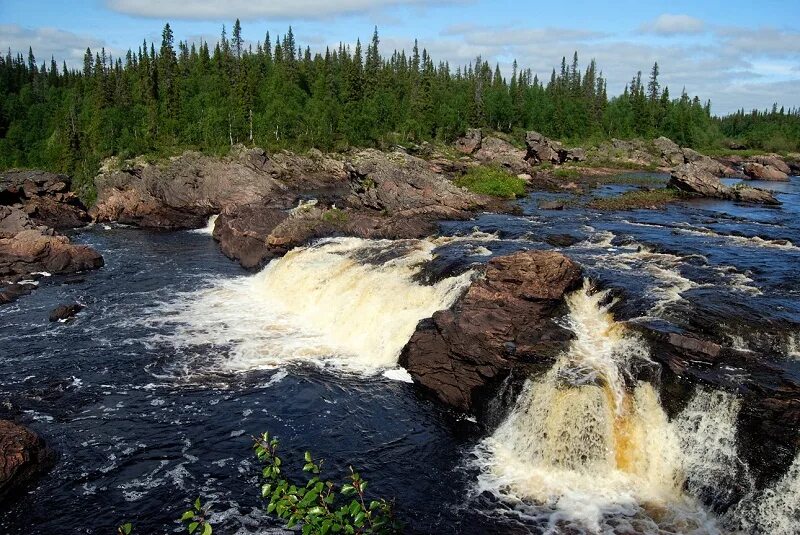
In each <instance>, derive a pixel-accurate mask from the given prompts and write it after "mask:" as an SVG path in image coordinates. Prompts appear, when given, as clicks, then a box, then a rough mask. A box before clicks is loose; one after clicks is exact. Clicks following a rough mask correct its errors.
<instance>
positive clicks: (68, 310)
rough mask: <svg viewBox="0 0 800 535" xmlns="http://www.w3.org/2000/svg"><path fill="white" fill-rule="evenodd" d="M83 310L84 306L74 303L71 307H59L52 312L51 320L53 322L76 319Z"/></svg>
mask: <svg viewBox="0 0 800 535" xmlns="http://www.w3.org/2000/svg"><path fill="white" fill-rule="evenodd" d="M83 308H84V306H83V305H81V304H79V303H73V304H71V305H59V306H58V307H56V308H55V309H53V310H52V311H51V312H50V318H49V319H50V321H51V322H55V321H62V320H68V319H70V318H73V317H75V316H76V315H77V314H78V312H80V311H81V310H83Z"/></svg>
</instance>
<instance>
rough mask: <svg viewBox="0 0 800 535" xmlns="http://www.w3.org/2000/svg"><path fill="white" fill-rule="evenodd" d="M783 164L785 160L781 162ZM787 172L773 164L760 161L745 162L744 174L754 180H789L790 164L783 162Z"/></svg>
mask: <svg viewBox="0 0 800 535" xmlns="http://www.w3.org/2000/svg"><path fill="white" fill-rule="evenodd" d="M781 163H782V164H783V162H781ZM783 167H784V168H786V169H787V172H784V171H782V170H781V169H779V168H778V167H775V166H773V165H764V164H763V163H760V162H747V163H745V164H744V174H745V175H746V176H747V178H750V179H752V180H770V181H776V182H786V181H788V180H789V172H791V170H790V169H789V166H788V165H786V164H783Z"/></svg>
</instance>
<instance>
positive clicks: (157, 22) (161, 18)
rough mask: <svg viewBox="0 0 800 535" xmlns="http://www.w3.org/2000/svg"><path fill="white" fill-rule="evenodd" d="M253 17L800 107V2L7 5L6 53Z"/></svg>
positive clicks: (129, 42)
mask: <svg viewBox="0 0 800 535" xmlns="http://www.w3.org/2000/svg"><path fill="white" fill-rule="evenodd" d="M237 17H239V18H241V19H242V26H243V33H244V36H245V38H246V39H247V40H249V41H252V42H255V41H256V40H262V39H263V38H264V34H265V33H266V31H269V32H270V34H271V35H272V36H273V39H274V36H275V35H277V34H283V33H285V31H286V28H287V27H288V26H289V25H291V26H292V27H293V29H294V32H295V35H296V37H297V40H298V42H300V43H301V44H307V45H309V46H311V48H312V50H324V48H325V46H326V45H336V44H337V43H339V42H340V41H341V42H345V43H354V42H355V39H356V38H357V37H360V38H361V39H362V40H367V39H369V37H370V36H371V34H372V29H373V27H374V26H376V25H377V26H378V29H379V32H380V35H381V47H382V52H384V53H389V52H391V50H392V49H394V48H406V49H408V48H410V46H411V43H412V42H413V39H414V38H415V37H416V38H419V40H420V45H421V46H424V47H426V48H427V49H428V50H429V51H430V52H431V54H432V55H433V57H434V59H435V60H438V59H445V60H448V61H450V63H451V65H462V64H466V63H467V62H469V61H470V60H472V59H474V57H475V56H477V55H478V54H481V55H482V56H483V57H484V58H487V59H489V61H490V62H492V63H494V62H498V63H499V64H500V66H501V68H502V69H504V71H505V72H508V69H509V66H510V64H511V62H512V61H513V60H514V59H517V60H518V62H519V63H520V65H522V66H525V67H530V68H531V69H533V71H534V72H536V73H538V74H539V75H540V77H548V76H549V73H550V70H551V69H552V67H553V66H555V65H557V64H558V63H559V62H560V59H561V56H563V55H566V56H568V57H569V56H571V55H572V52H573V51H575V50H577V51H578V55H579V56H580V58H581V63H582V65H585V64H586V62H588V60H589V59H591V58H595V59H596V60H597V61H598V64H599V66H600V68H602V69H603V71H604V73H605V75H606V76H607V78H608V80H609V92H611V93H612V94H615V93H619V92H621V91H622V89H623V88H624V86H625V83H626V82H627V81H628V80H630V78H631V77H632V76H633V75H634V74H635V73H636V71H638V70H642V71H643V72H645V73H647V72H648V71H649V69H650V67H651V66H652V64H653V62H654V61H658V62H659V65H660V66H661V72H662V83H665V84H667V85H669V86H670V88H671V91H672V94H673V95H676V94H678V93H679V92H680V90H681V88H682V87H684V86H685V87H686V89H687V91H688V92H689V93H690V94H692V95H694V94H698V95H700V97H701V98H703V99H706V98H710V99H711V100H712V104H713V111H714V112H715V113H727V112H730V111H733V110H735V109H737V108H740V107H745V108H748V109H749V108H753V107H757V108H765V107H769V106H771V105H772V103H773V102H777V103H778V104H779V105H785V106H787V107H800V31H798V30H797V28H800V9H798V5H797V0H786V1H773V2H767V1H762V2H760V3H759V4H756V3H754V2H745V1H739V0H728V1H725V2H723V1H717V0H713V1H703V2H700V1H697V0H695V1H692V2H688V1H683V0H678V1H671V2H663V1H653V2H642V1H641V0H638V1H629V0H625V1H617V2H602V3H601V2H589V1H572V2H570V1H563V2H523V1H511V0H506V1H494V2H489V1H481V0H440V1H430V0H428V1H425V0H339V1H337V2H331V1H326V0H267V1H259V0H227V1H224V2H223V1H215V0H201V1H194V2H192V1H188V0H181V1H176V0H76V1H72V2H65V1H63V0H62V1H56V0H38V1H37V0H0V47H2V49H3V50H5V49H7V48H9V47H10V48H11V49H12V51H18V50H19V51H27V48H28V46H29V45H32V46H33V48H34V53H35V54H36V56H37V58H38V59H39V60H40V61H41V60H42V59H49V57H50V56H51V55H53V56H55V58H56V59H57V60H59V61H61V60H62V59H63V60H66V61H67V62H68V64H71V65H78V64H80V62H81V58H82V55H83V51H84V50H85V49H86V47H87V46H90V47H92V48H93V49H95V48H99V47H102V46H105V48H106V50H108V51H109V52H111V53H113V54H115V55H120V54H124V52H125V51H126V50H127V49H128V48H129V47H134V48H135V47H136V46H138V45H139V44H140V43H141V41H142V39H143V38H147V40H148V41H150V40H156V42H157V44H158V41H159V40H160V33H161V28H162V27H163V25H164V23H165V22H167V21H169V22H170V24H171V26H172V27H173V29H174V31H175V35H176V38H177V39H179V40H188V41H198V40H200V39H206V40H209V41H212V42H213V41H215V40H216V39H217V38H218V36H219V34H220V30H221V27H222V24H226V25H227V26H228V28H229V31H230V27H231V25H232V22H233V20H235V19H236V18H237Z"/></svg>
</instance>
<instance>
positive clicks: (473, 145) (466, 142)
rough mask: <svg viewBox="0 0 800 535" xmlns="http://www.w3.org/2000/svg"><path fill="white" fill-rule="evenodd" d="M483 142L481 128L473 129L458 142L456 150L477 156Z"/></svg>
mask: <svg viewBox="0 0 800 535" xmlns="http://www.w3.org/2000/svg"><path fill="white" fill-rule="evenodd" d="M482 142H483V132H482V131H481V129H480V128H471V129H469V130H467V133H466V134H464V137H460V138H458V139H457V140H456V149H457V150H458V151H459V152H462V153H464V154H467V155H469V154H475V153H476V152H477V151H478V150H479V149H480V148H481V143H482Z"/></svg>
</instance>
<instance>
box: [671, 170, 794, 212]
mask: <svg viewBox="0 0 800 535" xmlns="http://www.w3.org/2000/svg"><path fill="white" fill-rule="evenodd" d="M669 186H670V187H673V188H676V189H679V190H681V191H685V192H687V193H695V194H697V195H701V196H703V197H713V198H717V199H730V200H735V201H740V202H750V203H759V204H770V205H778V204H780V202H779V201H778V200H777V199H776V198H775V197H774V196H773V195H772V193H770V192H768V191H764V190H760V189H755V188H748V187H735V188H730V187H728V186H726V185H724V184H722V183H721V182H720V181H719V179H718V178H717V177H716V176H714V175H713V174H712V173H710V172H709V171H707V170H705V169H703V168H702V167H700V166H698V165H697V164H693V163H686V164H683V165H679V166H678V167H676V168H675V169H673V171H672V175H671V176H670V180H669Z"/></svg>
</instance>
